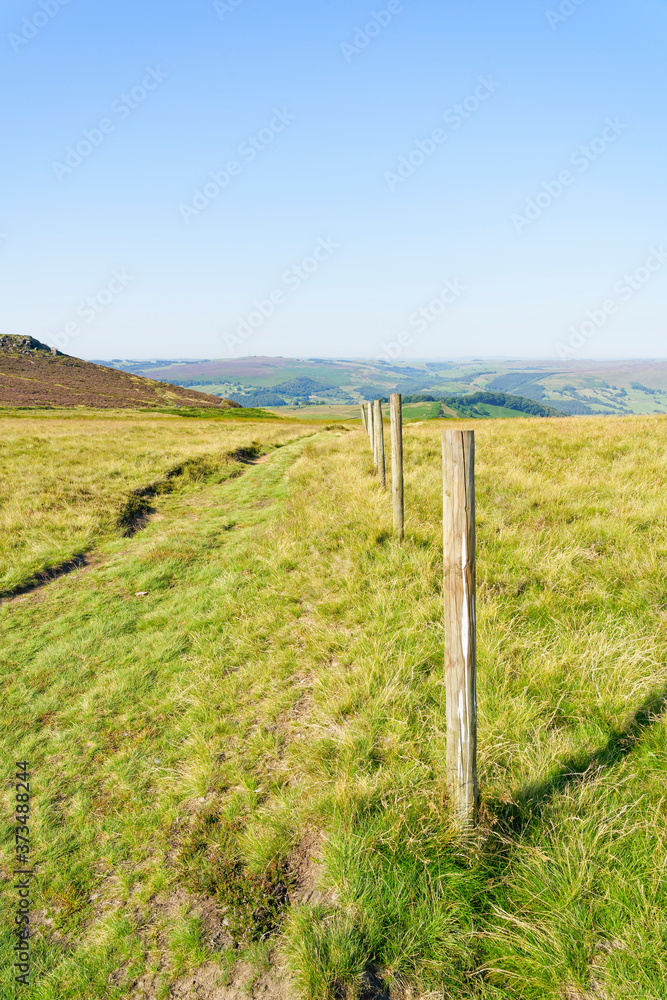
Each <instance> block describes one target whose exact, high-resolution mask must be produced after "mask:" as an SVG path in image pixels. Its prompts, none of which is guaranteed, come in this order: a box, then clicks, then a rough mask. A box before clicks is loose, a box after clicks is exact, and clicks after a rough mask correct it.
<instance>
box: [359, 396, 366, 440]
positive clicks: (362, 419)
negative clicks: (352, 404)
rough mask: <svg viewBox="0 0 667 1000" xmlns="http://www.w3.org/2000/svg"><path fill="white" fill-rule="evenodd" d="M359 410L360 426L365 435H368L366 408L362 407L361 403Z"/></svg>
mask: <svg viewBox="0 0 667 1000" xmlns="http://www.w3.org/2000/svg"><path fill="white" fill-rule="evenodd" d="M359 409H360V410H361V426H362V427H363V429H364V430H365V431H366V433H368V424H367V423H366V407H365V406H364V404H363V403H361V404H360V405H359Z"/></svg>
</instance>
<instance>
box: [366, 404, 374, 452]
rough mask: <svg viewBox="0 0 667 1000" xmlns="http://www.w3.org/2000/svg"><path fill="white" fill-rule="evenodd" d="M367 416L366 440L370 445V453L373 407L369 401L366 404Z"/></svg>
mask: <svg viewBox="0 0 667 1000" xmlns="http://www.w3.org/2000/svg"><path fill="white" fill-rule="evenodd" d="M366 407H367V413H368V416H367V418H366V429H367V430H368V439H369V441H370V445H371V451H372V450H373V407H372V405H371V402H370V400H369V401H368V403H367V404H366Z"/></svg>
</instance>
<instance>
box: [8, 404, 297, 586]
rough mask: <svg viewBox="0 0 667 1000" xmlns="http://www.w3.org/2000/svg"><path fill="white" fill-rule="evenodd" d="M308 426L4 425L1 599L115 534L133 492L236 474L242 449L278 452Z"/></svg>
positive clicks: (125, 418) (208, 422)
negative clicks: (206, 473)
mask: <svg viewBox="0 0 667 1000" xmlns="http://www.w3.org/2000/svg"><path fill="white" fill-rule="evenodd" d="M299 426H300V425H298V424H294V423H291V422H288V421H271V420H258V421H249V420H242V421H241V420H236V421H234V420H231V419H227V420H222V419H215V418H212V419H197V418H185V417H175V416H170V415H166V414H148V413H146V414H142V413H136V412H128V411H118V412H115V413H108V412H106V413H104V414H100V413H99V412H94V411H93V412H91V413H80V412H77V413H72V414H65V415H63V414H58V415H56V414H43V415H40V416H0V538H1V539H2V541H0V594H2V593H5V594H6V593H8V592H11V591H12V590H14V589H16V588H17V587H20V586H21V585H22V584H24V583H25V582H26V581H28V580H30V579H31V578H33V577H34V576H35V575H36V574H39V573H41V572H43V571H44V570H48V569H50V568H52V567H55V566H58V565H60V564H61V563H63V562H65V561H67V560H69V559H71V558H72V557H73V556H75V555H77V554H79V553H83V552H86V551H88V550H89V549H90V548H91V546H93V545H94V544H96V543H97V542H98V541H99V540H100V539H101V538H103V537H106V536H108V535H109V533H110V532H113V531H116V530H117V521H118V517H119V513H120V508H121V504H122V502H123V499H124V498H125V497H127V495H128V493H130V492H131V491H132V490H135V489H137V488H141V487H142V486H145V485H147V484H148V483H151V482H153V481H155V480H157V479H159V478H160V477H162V476H164V475H165V474H166V473H167V472H168V471H169V470H170V469H173V468H174V467H175V466H177V465H178V464H179V463H182V462H184V461H192V460H196V459H207V460H209V464H211V463H212V464H213V465H216V466H218V467H219V468H222V467H223V466H229V463H230V461H231V460H230V458H229V457H228V456H229V454H230V453H232V452H234V451H235V450H236V449H238V448H245V447H248V446H249V445H251V443H252V442H253V441H257V442H259V443H260V445H261V447H262V449H263V450H266V449H270V448H271V447H273V446H274V445H276V444H282V443H283V442H285V441H288V440H291V439H292V438H294V437H295V436H298V434H300V433H304V431H303V430H300V429H299ZM227 471H229V469H228V470H227Z"/></svg>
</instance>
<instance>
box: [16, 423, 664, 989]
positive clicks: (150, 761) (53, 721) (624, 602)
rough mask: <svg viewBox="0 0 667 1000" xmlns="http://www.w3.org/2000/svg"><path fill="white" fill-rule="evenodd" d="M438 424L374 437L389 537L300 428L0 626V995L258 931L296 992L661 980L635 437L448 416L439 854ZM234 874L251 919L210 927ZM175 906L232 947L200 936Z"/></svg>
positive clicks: (660, 545) (660, 604)
mask: <svg viewBox="0 0 667 1000" xmlns="http://www.w3.org/2000/svg"><path fill="white" fill-rule="evenodd" d="M447 426H448V427H449V426H452V425H451V424H448V425H447ZM454 426H468V425H466V424H465V423H463V422H461V423H459V424H456V425H454ZM441 429H442V423H435V422H433V423H424V424H422V425H412V426H407V427H406V429H405V453H406V503H407V522H406V539H405V542H404V543H403V544H398V543H397V541H396V540H395V539H393V537H392V533H391V506H390V494H389V493H387V494H383V493H382V492H381V491H380V490H379V489H378V486H377V483H376V481H375V479H374V478H373V476H372V475H371V466H370V461H369V456H368V449H367V439H366V438H365V436H364V435H363V434H362V433H359V432H358V433H354V434H345V433H340V434H336V433H326V432H325V433H322V434H319V435H317V436H316V437H313V438H311V439H310V440H309V441H307V442H306V441H300V442H295V443H293V444H287V445H286V446H285V447H283V448H281V449H279V450H278V451H277V452H276V453H275V454H274V455H272V456H271V457H270V458H269V460H268V461H267V462H266V463H264V464H263V465H260V466H257V467H255V468H250V469H248V471H247V472H246V474H245V475H244V476H243V477H241V478H239V479H235V480H232V481H228V482H226V483H219V482H218V483H216V482H211V481H205V480H204V481H201V482H192V483H188V484H184V486H183V489H182V490H179V492H178V493H174V494H170V495H165V496H162V497H160V498H159V499H158V500H157V501H156V504H158V505H159V511H160V514H161V515H162V517H161V519H160V520H158V521H155V522H152V523H150V524H149V525H148V526H147V528H146V530H145V531H143V532H142V533H141V534H140V535H137V536H136V537H134V538H132V539H130V540H127V539H126V540H124V541H120V540H111V539H110V540H108V541H106V542H105V543H104V545H103V548H104V551H105V553H106V554H107V555H108V561H107V562H106V563H105V564H104V565H103V566H101V567H99V568H98V569H95V570H93V571H91V572H90V573H88V574H86V576H85V577H82V578H81V579H77V578H76V577H74V576H73V577H69V578H64V579H62V580H59V581H56V582H54V583H53V584H51V585H50V586H49V587H48V588H46V590H45V591H44V592H43V593H42V594H40V597H39V600H37V599H35V598H26V599H24V600H23V601H22V602H21V603H18V604H13V605H11V606H4V607H3V608H2V609H0V629H1V630H2V639H3V642H2V648H3V650H4V652H3V659H2V672H3V683H4V695H5V697H4V703H5V705H6V706H7V712H6V715H5V720H4V726H3V728H4V733H3V736H2V739H3V757H4V759H5V760H7V761H11V760H13V759H16V760H19V759H28V760H30V762H31V766H32V768H33V772H34V777H33V785H34V788H33V794H34V800H33V801H34V806H33V808H34V822H33V839H34V846H35V856H36V860H37V862H38V873H39V874H38V879H37V882H36V886H35V892H34V897H35V900H36V906H37V908H38V919H37V923H38V924H39V930H38V933H37V935H36V939H35V942H34V954H35V960H34V969H33V981H32V985H31V986H30V987H28V988H26V989H25V990H24V991H23V993H24V995H25V996H26V997H28V998H29V1000H34V998H35V1000H36V998H39V1000H50V998H54V1000H55V998H56V997H58V998H61V997H63V998H68V997H80V996H85V997H87V998H88V997H90V998H91V1000H93V998H97V997H107V996H108V997H111V998H116V997H118V998H120V997H127V998H131V997H136V996H141V995H142V993H141V992H139V988H138V986H137V984H138V983H139V982H144V985H145V983H146V982H147V981H148V980H146V977H147V976H148V977H149V980H150V986H147V987H146V991H145V994H143V995H147V996H160V995H161V996H168V995H169V990H170V989H172V988H173V987H174V984H175V983H177V982H178V977H179V976H181V975H182V974H183V972H184V970H190V971H191V970H193V969H196V968H197V967H200V966H201V965H202V963H203V962H207V961H213V960H214V961H216V962H217V963H218V965H219V970H220V975H221V977H222V978H221V981H222V982H224V979H225V976H226V975H227V973H228V971H229V969H230V968H231V964H232V963H233V961H234V960H235V959H236V958H238V957H239V956H241V957H243V956H246V957H247V956H251V957H252V956H254V960H255V961H256V962H257V964H258V967H259V966H261V963H262V961H265V960H266V948H267V941H268V942H270V947H271V948H273V947H274V946H276V947H277V952H278V953H279V954H280V956H282V957H281V961H283V962H284V963H286V964H287V965H288V966H289V968H290V969H291V972H292V976H293V989H294V990H295V992H296V993H298V994H299V995H301V996H303V997H306V998H308V1000H320V998H326V997H331V998H334V997H341V996H350V997H354V996H357V995H359V994H363V995H365V996H370V995H371V994H372V993H373V991H375V995H377V996H380V995H382V991H383V990H385V989H386V990H389V989H391V990H393V992H394V995H396V996H406V997H407V996H408V995H410V996H412V997H417V996H423V997H431V998H435V997H438V998H439V997H457V998H459V997H461V998H465V997H469V998H476V1000H479V998H493V1000H497V998H522V1000H523V998H525V1000H533V998H538V997H539V998H542V997H544V998H549V1000H552V998H553V1000H556V998H559V1000H561V998H563V997H564V996H566V995H567V996H569V997H570V998H571V1000H576V998H595V997H603V996H606V997H609V998H613V1000H615V998H619V1000H620V998H625V997H647V998H656V1000H657V998H660V997H663V996H665V995H667V960H666V959H665V955H666V954H667V950H666V949H665V944H666V943H667V941H666V938H667V917H666V914H667V890H666V885H665V863H666V861H665V859H666V857H667V832H666V831H667V826H666V823H665V819H666V811H667V810H666V809H665V801H664V796H665V791H664V789H665V778H666V776H667V758H666V754H665V752H666V750H667V746H666V739H665V736H666V727H665V715H664V711H663V709H664V705H665V698H666V695H667V666H666V664H665V659H666V657H665V653H666V643H665V623H666V620H667V619H666V607H667V599H666V592H665V585H664V579H663V577H664V574H663V571H662V565H663V562H664V558H665V552H666V548H667V525H666V517H665V504H664V482H665V479H666V478H667V459H666V458H665V456H666V455H667V450H666V449H665V447H664V444H665V439H666V438H667V421H666V420H664V419H662V418H660V417H653V418H624V419H611V418H606V419H594V418H585V419H568V420H555V421H549V420H521V419H517V420H515V421H512V422H511V423H510V422H495V421H489V422H484V423H483V422H481V421H479V422H475V424H474V429H475V431H476V439H477V526H478V593H479V604H478V643H479V654H478V655H479V676H478V690H479V712H480V716H479V771H480V784H481V792H482V810H481V823H480V828H479V832H478V835H477V837H476V838H475V839H474V841H473V842H472V843H469V844H461V843H460V842H459V841H458V840H457V837H456V835H455V833H454V831H453V830H452V829H451V827H450V824H449V821H448V804H447V795H446V788H445V769H444V744H445V739H446V735H445V732H444V684H443V668H442V659H443V657H442V641H443V636H442V624H441V623H442V608H441V588H442V573H441V559H442V546H441V538H440V533H441V496H442V489H441V478H440V477H441V474H440V443H439V432H440V430H441ZM138 592H139V593H140V592H148V593H147V594H146V596H144V597H136V596H135V595H136V594H137V593H138ZM4 797H5V802H4V805H5V809H4V813H5V815H9V814H10V811H11V782H10V781H9V780H8V781H7V784H6V791H5V796H4ZM312 831H316V832H317V833H318V834H319V835H320V836H321V839H322V841H323V843H324V847H323V857H322V862H323V869H324V871H323V875H322V877H321V885H320V891H319V894H318V895H317V896H316V897H314V898H311V899H308V898H302V897H300V896H299V893H298V891H297V890H296V889H295V887H294V885H293V883H292V881H291V872H292V871H293V870H294V858H295V856H296V855H297V854H298V852H299V848H300V845H301V844H303V843H305V842H307V837H308V835H309V834H310V833H312ZM9 846H10V841H9V839H6V840H5V841H4V854H3V862H2V864H3V868H4V870H5V872H8V871H9V859H10V856H9ZM230 875H231V876H233V877H230ZM225 879H226V880H227V881H225ZM281 879H282V881H281ZM267 880H268V881H267ZM272 880H273V881H272ZM227 883H229V884H230V885H231V884H232V883H233V893H232V890H231V889H229V890H228V888H227ZM261 886H265V887H267V892H268V893H269V894H271V898H272V899H274V900H275V901H276V903H275V906H274V907H272V908H271V909H270V912H269V916H268V917H267V910H266V907H264V908H263V909H262V910H261V913H260V912H259V910H260V909H261V908H258V907H257V906H255V905H254V903H253V904H252V905H249V906H247V907H246V909H245V910H243V911H242V910H241V909H239V907H238V905H237V903H236V902H235V900H237V899H238V898H240V897H239V892H241V894H243V893H245V895H244V898H249V899H251V901H252V899H254V896H253V893H257V892H259V890H260V888H261ZM179 892H180V893H185V894H186V895H185V896H179V895H178V893H179ZM188 893H189V894H190V895H189V896H188V895H187V894H188ZM174 894H176V895H174ZM3 897H4V898H3V908H4V910H5V912H11V902H12V896H11V889H10V888H7V889H5V890H4V892H3ZM165 897H168V898H175V899H176V902H177V903H178V905H175V908H174V909H172V911H170V916H169V918H168V919H163V918H162V917H161V915H160V914H161V912H162V911H161V910H160V906H161V905H162V901H163V900H164V898H165ZM195 897H196V898H197V899H198V900H199V901H201V899H202V898H206V897H210V898H211V899H213V900H215V902H216V903H217V905H218V906H220V907H221V908H222V909H223V912H227V913H230V914H231V915H232V916H233V918H234V921H236V923H237V925H238V928H239V933H238V934H237V936H236V939H235V940H231V939H230V940H229V941H227V942H226V943H224V942H223V943H222V944H220V943H219V944H218V945H212V944H211V941H210V937H207V933H206V929H205V928H204V926H203V924H202V923H201V921H199V922H198V918H197V916H196V915H193V908H192V905H191V904H192V901H193V899H194V898H195ZM179 900H180V901H181V902H178V901H179ZM161 920H162V922H161ZM47 921H51V923H47ZM239 921H240V922H241V923H239ZM228 923H229V921H228ZM5 927H6V929H5V931H4V932H3V934H4V936H3V938H2V940H1V942H0V943H1V945H2V947H3V948H4V949H8V948H9V945H10V930H9V925H8V924H7V925H5ZM265 934H269V935H270V937H269V938H268V939H267V938H266V937H264V935H265ZM263 937H264V940H262V938H263ZM263 948H264V949H265V950H264V951H262V949H263ZM8 954H9V952H8V950H6V951H5V952H4V955H8ZM3 970H7V971H3V973H2V975H4V976H5V979H4V980H2V979H0V983H2V984H3V988H4V989H5V990H9V989H10V988H11V968H10V963H9V961H3ZM142 977H144V978H143V980H142ZM151 990H152V991H153V992H150V991H151ZM8 995H9V994H8Z"/></svg>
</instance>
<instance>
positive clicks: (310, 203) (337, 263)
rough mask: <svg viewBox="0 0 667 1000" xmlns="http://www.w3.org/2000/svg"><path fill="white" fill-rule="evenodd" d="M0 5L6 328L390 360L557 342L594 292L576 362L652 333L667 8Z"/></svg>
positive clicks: (644, 347)
mask: <svg viewBox="0 0 667 1000" xmlns="http://www.w3.org/2000/svg"><path fill="white" fill-rule="evenodd" d="M216 6H217V8H218V9H216ZM559 9H562V10H563V11H564V12H565V13H561V14H559V13H558V12H559ZM549 11H551V12H553V15H555V16H550V17H547V12H549ZM568 11H571V13H568ZM373 12H375V14H373ZM1 21H2V31H1V32H0V36H1V37H0V52H1V53H2V55H1V58H0V73H1V76H2V78H1V86H2V92H3V94H4V95H5V101H4V102H3V110H2V134H3V139H4V142H3V157H2V164H1V166H0V170H1V171H2V175H3V176H2V207H1V208H0V233H1V234H2V236H1V237H0V262H1V271H0V273H1V274H2V298H1V315H0V332H6V333H17V334H30V335H32V336H35V337H38V338H39V339H40V340H43V341H47V342H50V343H54V342H58V341H57V340H56V338H58V337H61V341H60V343H61V344H65V343H66V346H65V348H64V349H65V350H67V352H68V353H72V354H76V355H78V356H81V357H86V358H95V357H97V358H113V357H118V358H120V357H223V356H232V355H237V356H238V355H243V354H271V355H286V356H287V355H301V356H303V355H308V356H338V357H341V356H342V357H345V356H348V357H350V356H368V357H375V356H377V355H378V354H379V353H380V352H381V345H382V344H383V343H384V344H387V343H390V344H398V343H399V341H398V339H397V338H398V337H399V334H401V332H402V331H407V332H408V334H409V337H404V338H403V339H404V341H407V343H405V344H404V345H403V346H402V347H401V348H400V350H401V354H400V356H401V357H403V358H409V357H428V356H435V357H450V356H461V355H472V356H480V357H481V356H485V355H486V356H493V355H495V356H498V355H503V356H507V355H514V356H531V357H537V356H543V357H550V356H551V357H553V356H556V345H557V344H558V343H563V342H566V341H567V338H568V337H570V336H571V334H572V327H573V326H574V327H575V328H577V329H578V328H579V327H581V325H582V323H584V322H586V321H587V312H588V311H591V312H592V313H593V315H594V316H598V317H599V315H600V310H603V313H602V314H603V316H604V322H601V321H600V320H599V322H600V329H599V330H596V332H595V334H594V335H591V336H589V337H587V338H585V343H584V345H583V347H579V348H577V350H578V355H577V356H581V357H631V356H634V357H638V356H665V354H666V353H667V352H666V351H665V328H666V323H665V319H666V308H665V295H666V292H667V256H666V257H665V261H663V262H661V261H660V258H659V257H658V258H656V257H654V258H652V262H653V267H654V270H652V271H650V273H649V270H648V269H647V270H646V271H642V270H641V267H642V265H643V263H644V261H646V260H647V258H649V255H650V254H651V250H652V248H658V250H659V249H660V248H661V247H662V246H663V243H664V246H665V248H667V214H666V209H667V184H666V181H665V176H666V171H665V135H666V134H667V130H666V125H667V122H666V117H667V104H666V101H665V93H666V92H667V86H666V80H665V77H666V74H667V61H666V60H665V51H667V2H666V0H583V2H581V0H580V2H579V3H578V4H577V3H576V2H575V0H514V2H512V3H510V4H503V3H499V2H498V0H475V2H474V3H471V2H470V0H402V2H398V0H390V2H389V0H377V2H376V3H371V2H370V0H336V2H330V3H325V2H319V3H318V2H312V0H311V2H306V0H291V2H289V3H276V2H275V0H274V2H271V0H228V2H226V3H225V2H224V0H218V3H217V5H216V4H214V3H213V2H212V0H190V2H188V3H185V2H184V0H183V2H175V0H160V2H159V3H158V2H157V0H143V2H141V3H136V2H133V3H130V2H129V0H113V2H111V0H95V2H92V0H68V2H67V3H64V4H63V3H62V2H61V3H59V2H58V0H41V2H40V0H5V3H4V4H3V10H2V15H1ZM369 24H370V27H369V28H368V30H366V27H365V26H366V25H369ZM358 28H360V29H362V34H358V33H357V29H358ZM355 38H356V41H355ZM480 79H483V80H485V81H486V82H485V83H484V84H480ZM150 88H152V89H150ZM476 93H477V97H475V94H476ZM9 95H11V99H8V98H9ZM480 98H482V99H480ZM456 105H459V106H463V107H462V108H461V107H459V109H458V110H457V109H456ZM462 110H463V112H464V114H463V115H462V114H461V111H462ZM277 113H278V114H277ZM608 120H609V121H611V122H612V123H615V124H614V126H613V127H611V126H609V125H608V124H606V123H607V121H608ZM101 122H103V123H104V125H103V127H102V128H100V123H101ZM104 129H106V131H104ZM86 130H87V131H88V137H87V138H86V136H85V134H84V133H85V131H86ZM96 130H97V131H96ZM434 130H439V131H436V136H437V139H438V140H439V141H434V140H433V139H432V138H430V137H431V136H432V135H433V132H434ZM248 137H258V138H255V139H251V141H250V142H248ZM418 142H419V143H421V146H422V151H420V150H419V147H418V145H417V143H418ZM244 143H245V145H244ZM253 143H254V148H253ZM68 147H70V148H71V149H70V153H69V157H68V159H67V158H66V157H67V156H68V154H67V150H68ZM77 147H78V148H79V152H77ZM582 147H585V150H584V151H583V152H582V151H581V148H582ZM424 150H425V152H424ZM79 156H80V162H79V163H77V157H79ZM402 157H403V158H404V159H403V160H401V158H402ZM410 159H411V160H412V163H413V165H414V166H413V167H411V166H410V163H409V161H410ZM421 160H423V163H422V162H420V161H421ZM230 162H231V163H232V168H231V172H230V174H229V177H228V183H227V185H226V187H225V188H224V190H221V191H219V193H216V191H217V189H216V185H215V183H214V182H213V181H211V178H210V174H211V173H214V174H215V173H219V172H220V171H224V170H225V169H226V166H227V165H228V164H229V163H230ZM401 163H402V164H403V167H402V172H403V174H405V175H408V174H410V175H409V176H405V177H400V176H399V170H398V168H399V165H400V164H401ZM234 164H235V165H234ZM410 171H412V173H410ZM564 171H567V172H568V173H567V174H565V175H563V176H565V177H566V178H567V180H566V182H565V183H563V184H562V192H559V188H558V184H560V183H561V182H560V181H558V183H554V182H556V181H557V179H558V177H559V175H562V174H563V172H564ZM219 180H220V181H222V182H223V183H225V181H226V180H227V178H225V177H224V176H223V175H219ZM207 182H210V186H209V187H208V189H205V190H207V191H208V194H209V195H214V196H213V197H211V198H210V199H208V203H207V197H208V196H207V195H205V194H202V195H200V196H199V200H194V199H195V189H200V190H202V188H203V187H204V185H205V184H207ZM545 183H547V184H549V186H550V192H551V193H549V191H548V190H545V188H543V184H545ZM540 192H542V194H541V196H540V199H539V204H536V205H535V206H534V207H532V208H529V209H528V214H532V215H533V216H534V218H532V219H531V220H526V214H525V213H526V203H527V201H528V200H529V199H531V200H533V202H534V201H535V199H536V198H537V196H538V195H539V194H540ZM550 202H551V203H550ZM197 206H198V207H197ZM194 208H196V209H197V211H196V212H195V211H193V209H194ZM318 241H322V242H321V243H319V244H318ZM332 244H337V246H335V247H334V246H332ZM316 246H319V248H320V249H319V250H318V256H319V258H320V259H319V260H317V259H316V258H315V257H313V256H312V254H313V251H314V250H315V248H316ZM309 257H310V261H308V263H306V264H305V265H303V264H302V262H303V261H304V259H306V258H309ZM656 261H657V263H656ZM304 267H305V268H306V270H304ZM295 268H296V269H297V270H294V269H295ZM637 268H640V271H639V272H638V273H639V278H633V282H634V285H636V287H635V288H632V292H631V294H629V293H628V292H627V288H628V285H627V283H626V282H625V278H624V276H625V275H626V274H629V275H630V276H632V275H633V274H634V272H635V271H636V269H637ZM309 271H310V273H308V272H309ZM114 272H115V273H116V277H114ZM287 272H289V274H288V273H287ZM299 274H300V275H301V277H299ZM647 275H648V278H647ZM119 276H120V277H119ZM302 279H303V280H302ZM447 280H449V281H450V282H453V283H456V282H458V283H459V284H458V286H456V287H460V288H462V287H464V288H465V290H464V291H462V292H461V293H460V294H458V295H457V296H456V297H455V298H456V301H455V302H453V303H452V304H447V305H446V306H445V307H443V306H442V305H440V304H439V303H438V301H436V304H435V307H434V308H433V309H432V308H431V303H433V301H434V299H436V300H437V299H439V297H440V295H441V293H442V290H443V288H444V287H445V282H446V281H447ZM619 282H620V284H619ZM631 284H632V283H631ZM615 286H616V287H615ZM621 289H625V290H624V291H621ZM272 294H273V295H274V302H273V303H271V304H270V305H267V304H266V303H267V302H270V297H271V295H272ZM91 296H92V298H93V300H94V302H93V305H92V306H89V307H87V306H86V305H85V301H86V299H87V298H89V297H91ZM445 298H447V299H451V298H453V296H451V295H447V294H446V293H445ZM256 301H259V302H260V303H264V306H263V308H264V311H265V312H266V313H269V312H271V310H273V311H272V314H271V315H270V316H267V317H266V318H264V317H259V321H258V317H257V315H255V316H254V323H255V326H254V327H252V326H251V327H250V329H251V331H252V335H251V336H248V337H246V338H239V337H237V336H236V334H235V331H236V330H237V327H238V324H239V320H240V319H246V318H247V317H248V314H250V313H252V312H253V311H254V310H255V302H256ZM610 301H611V302H612V304H613V305H614V306H615V308H614V309H613V310H611V311H610V314H609V315H606V314H604V308H603V303H605V302H610ZM440 302H441V300H440ZM82 304H83V305H82ZM420 309H426V310H427V311H428V319H427V320H424V321H423V322H421V323H418V321H417V319H416V318H415V313H416V312H418V311H419V310H420ZM423 315H424V314H423V313H422V316H423ZM91 316H94V317H95V318H94V319H92V318H91ZM410 317H412V318H413V321H412V323H410ZM68 324H69V325H70V326H69V329H70V331H72V330H76V333H75V335H73V336H70V337H69V340H68V341H67V342H65V341H63V340H62V337H63V331H65V330H66V328H67V327H68ZM243 329H247V328H245V327H244V328H243ZM589 332H590V331H589ZM230 336H231V337H232V339H231V340H230ZM234 337H236V340H234ZM582 339H583V338H582ZM396 349H397V350H398V348H396Z"/></svg>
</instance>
